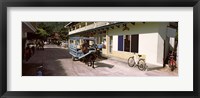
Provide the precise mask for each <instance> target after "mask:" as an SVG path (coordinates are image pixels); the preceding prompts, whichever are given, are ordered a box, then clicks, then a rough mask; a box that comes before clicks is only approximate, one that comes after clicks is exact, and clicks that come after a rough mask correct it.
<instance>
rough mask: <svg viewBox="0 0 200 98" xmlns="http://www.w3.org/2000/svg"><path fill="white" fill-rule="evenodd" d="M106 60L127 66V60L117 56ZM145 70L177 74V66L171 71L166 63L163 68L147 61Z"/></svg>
mask: <svg viewBox="0 0 200 98" xmlns="http://www.w3.org/2000/svg"><path fill="white" fill-rule="evenodd" d="M107 61H108V62H111V61H113V62H115V63H118V64H120V65H121V66H128V61H127V60H125V59H121V58H117V57H108V59H107ZM147 66H148V68H147V70H146V71H160V72H170V73H173V74H174V75H176V74H177V75H178V68H176V69H175V70H174V71H173V72H172V71H171V70H170V68H169V66H168V65H166V66H165V67H164V68H163V67H162V66H158V65H154V64H149V63H147Z"/></svg>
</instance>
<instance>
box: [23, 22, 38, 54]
mask: <svg viewBox="0 0 200 98" xmlns="http://www.w3.org/2000/svg"><path fill="white" fill-rule="evenodd" d="M35 32H36V22H22V58H24V51H25V47H26V41H27V40H28V39H32V37H33V36H35Z"/></svg>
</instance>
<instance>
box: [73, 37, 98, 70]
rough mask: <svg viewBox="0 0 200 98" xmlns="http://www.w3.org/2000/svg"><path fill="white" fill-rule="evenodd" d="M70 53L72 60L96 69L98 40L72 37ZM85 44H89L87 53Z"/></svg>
mask: <svg viewBox="0 0 200 98" xmlns="http://www.w3.org/2000/svg"><path fill="white" fill-rule="evenodd" d="M69 40H70V41H69V53H70V54H71V55H72V60H73V61H77V60H80V61H82V62H84V63H85V64H87V65H88V66H91V67H93V68H94V62H95V60H96V58H97V55H96V51H97V45H96V43H95V42H96V39H95V38H87V37H71V38H70V39H69ZM83 44H88V46H87V47H86V48H87V51H86V52H84V51H83V47H85V46H83Z"/></svg>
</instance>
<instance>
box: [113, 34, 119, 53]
mask: <svg viewBox="0 0 200 98" xmlns="http://www.w3.org/2000/svg"><path fill="white" fill-rule="evenodd" d="M112 50H113V51H118V35H113V48H112Z"/></svg>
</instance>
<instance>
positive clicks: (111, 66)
mask: <svg viewBox="0 0 200 98" xmlns="http://www.w3.org/2000/svg"><path fill="white" fill-rule="evenodd" d="M95 65H96V67H108V68H113V67H114V65H110V64H106V63H100V62H96V63H95Z"/></svg>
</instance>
